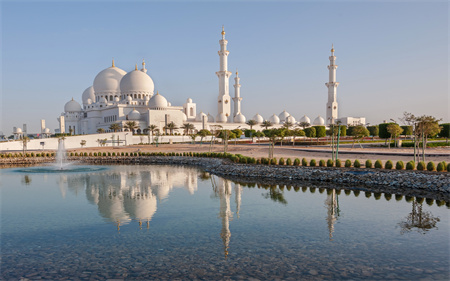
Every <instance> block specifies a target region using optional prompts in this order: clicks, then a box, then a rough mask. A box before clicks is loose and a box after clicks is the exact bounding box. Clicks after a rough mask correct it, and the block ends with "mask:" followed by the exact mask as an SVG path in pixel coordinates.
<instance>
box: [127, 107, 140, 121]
mask: <svg viewBox="0 0 450 281" xmlns="http://www.w3.org/2000/svg"><path fill="white" fill-rule="evenodd" d="M139 119H141V114H140V113H139V111H137V110H136V109H133V111H131V112H130V113H128V120H139Z"/></svg>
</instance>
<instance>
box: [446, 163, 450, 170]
mask: <svg viewBox="0 0 450 281" xmlns="http://www.w3.org/2000/svg"><path fill="white" fill-rule="evenodd" d="M445 166H446V167H447V172H450V163H447V164H445Z"/></svg>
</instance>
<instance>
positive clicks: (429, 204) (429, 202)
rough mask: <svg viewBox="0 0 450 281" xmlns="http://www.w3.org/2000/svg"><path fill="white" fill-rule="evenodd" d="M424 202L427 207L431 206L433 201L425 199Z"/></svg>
mask: <svg viewBox="0 0 450 281" xmlns="http://www.w3.org/2000/svg"><path fill="white" fill-rule="evenodd" d="M425 202H427V205H428V206H433V203H434V200H433V199H431V198H426V199H425Z"/></svg>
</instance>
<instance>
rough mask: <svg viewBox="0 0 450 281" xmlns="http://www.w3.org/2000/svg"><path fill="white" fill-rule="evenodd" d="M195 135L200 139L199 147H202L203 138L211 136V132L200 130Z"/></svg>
mask: <svg viewBox="0 0 450 281" xmlns="http://www.w3.org/2000/svg"><path fill="white" fill-rule="evenodd" d="M197 135H198V136H199V137H200V138H201V139H200V145H202V144H203V138H204V137H206V136H209V135H211V132H210V131H208V130H206V129H202V130H200V131H198V133H197Z"/></svg>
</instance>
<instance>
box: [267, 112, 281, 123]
mask: <svg viewBox="0 0 450 281" xmlns="http://www.w3.org/2000/svg"><path fill="white" fill-rule="evenodd" d="M269 121H270V123H272V124H274V125H276V124H280V118H279V117H278V116H276V115H275V114H274V115H272V116H270V117H269Z"/></svg>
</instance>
